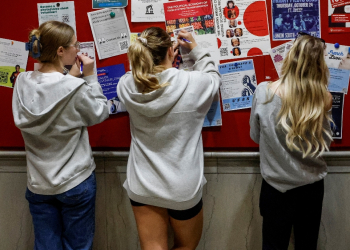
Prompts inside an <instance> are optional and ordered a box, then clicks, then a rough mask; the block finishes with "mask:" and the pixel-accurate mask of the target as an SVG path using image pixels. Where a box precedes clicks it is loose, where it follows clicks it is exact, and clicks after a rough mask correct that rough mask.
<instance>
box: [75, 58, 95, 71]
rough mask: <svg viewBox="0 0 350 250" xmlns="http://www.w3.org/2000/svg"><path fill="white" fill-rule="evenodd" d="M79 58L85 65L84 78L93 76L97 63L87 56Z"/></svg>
mask: <svg viewBox="0 0 350 250" xmlns="http://www.w3.org/2000/svg"><path fill="white" fill-rule="evenodd" d="M78 58H79V61H80V62H81V63H82V64H83V75H84V76H91V75H93V74H94V65H95V61H94V60H93V59H91V58H89V57H87V56H85V55H80V56H78ZM79 65H80V64H79Z"/></svg>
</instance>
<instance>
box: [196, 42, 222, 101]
mask: <svg viewBox="0 0 350 250" xmlns="http://www.w3.org/2000/svg"><path fill="white" fill-rule="evenodd" d="M189 56H190V58H191V59H192V60H194V61H195V64H194V65H193V71H192V72H190V74H191V80H190V83H189V85H190V86H191V87H190V88H191V89H192V91H193V92H195V93H196V95H197V97H198V102H197V104H198V105H199V106H202V105H204V104H205V103H207V102H208V101H209V102H210V104H211V102H212V100H213V98H214V97H215V95H216V94H217V91H218V89H219V87H220V84H221V75H220V73H219V71H218V67H217V66H215V62H214V60H213V59H212V57H211V56H210V53H209V52H208V51H207V50H206V49H203V48H201V47H200V46H197V47H195V48H194V49H193V50H192V51H191V52H190V54H189ZM204 106H207V105H204Z"/></svg>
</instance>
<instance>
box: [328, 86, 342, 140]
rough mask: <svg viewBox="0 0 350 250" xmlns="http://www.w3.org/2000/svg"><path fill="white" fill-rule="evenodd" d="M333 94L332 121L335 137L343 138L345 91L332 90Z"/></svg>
mask: <svg viewBox="0 0 350 250" xmlns="http://www.w3.org/2000/svg"><path fill="white" fill-rule="evenodd" d="M331 94H332V96H333V103H332V119H333V121H334V123H331V129H332V134H333V135H332V137H333V139H342V136H343V109H344V93H334V92H331Z"/></svg>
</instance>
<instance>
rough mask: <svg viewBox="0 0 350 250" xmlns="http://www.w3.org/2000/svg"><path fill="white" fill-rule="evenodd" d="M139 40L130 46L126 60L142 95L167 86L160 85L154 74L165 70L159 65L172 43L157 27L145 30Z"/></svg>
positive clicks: (164, 84) (163, 31)
mask: <svg viewBox="0 0 350 250" xmlns="http://www.w3.org/2000/svg"><path fill="white" fill-rule="evenodd" d="M140 38H141V39H136V41H135V42H134V43H133V44H131V45H130V47H129V49H128V59H129V62H130V65H131V71H132V75H133V77H134V80H135V82H136V83H137V84H140V85H141V86H143V93H148V92H151V91H153V90H156V89H159V88H162V87H165V86H168V85H169V83H163V84H160V83H159V80H158V78H157V77H156V76H155V74H156V73H160V72H161V71H163V70H164V69H165V68H164V67H163V66H162V65H161V63H162V62H163V61H164V59H165V57H166V55H167V51H168V49H169V48H170V47H172V42H171V39H170V36H169V35H168V34H167V33H166V32H165V30H163V29H161V28H158V27H150V28H147V29H145V30H144V31H143V32H142V33H141V36H140Z"/></svg>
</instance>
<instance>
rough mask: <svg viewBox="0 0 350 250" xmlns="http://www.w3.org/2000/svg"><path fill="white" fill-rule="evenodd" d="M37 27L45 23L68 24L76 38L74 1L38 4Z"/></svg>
mask: <svg viewBox="0 0 350 250" xmlns="http://www.w3.org/2000/svg"><path fill="white" fill-rule="evenodd" d="M38 15H39V25H41V24H42V23H44V22H46V21H59V22H64V23H66V24H69V25H70V26H71V27H72V28H73V29H74V32H75V35H76V36H77V28H76V24H75V10H74V1H69V2H53V3H38Z"/></svg>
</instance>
